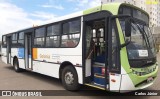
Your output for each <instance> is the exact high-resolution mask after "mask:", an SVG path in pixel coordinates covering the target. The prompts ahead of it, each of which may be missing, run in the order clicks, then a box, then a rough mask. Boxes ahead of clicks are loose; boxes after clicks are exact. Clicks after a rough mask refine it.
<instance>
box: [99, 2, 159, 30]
mask: <svg viewBox="0 0 160 99" xmlns="http://www.w3.org/2000/svg"><path fill="white" fill-rule="evenodd" d="M110 2H123V3H128V4H131V5H135V6H137V7H139V8H141V9H143V10H145V11H146V12H148V14H149V16H150V22H149V25H150V27H157V26H160V0H102V3H110Z"/></svg>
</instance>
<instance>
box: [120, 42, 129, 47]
mask: <svg viewBox="0 0 160 99" xmlns="http://www.w3.org/2000/svg"><path fill="white" fill-rule="evenodd" d="M129 43H130V41H129V42H125V43H123V44H121V45H120V48H123V47H125V46H127V45H128V44H129Z"/></svg>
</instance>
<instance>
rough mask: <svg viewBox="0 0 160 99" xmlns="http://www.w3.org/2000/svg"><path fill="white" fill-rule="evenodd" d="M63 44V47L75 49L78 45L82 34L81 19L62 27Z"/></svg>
mask: <svg viewBox="0 0 160 99" xmlns="http://www.w3.org/2000/svg"><path fill="white" fill-rule="evenodd" d="M62 27H63V33H62V40H61V41H62V42H61V47H67V48H73V47H76V46H77V45H78V42H79V40H80V33H81V22H80V19H76V20H72V21H69V22H66V23H64V24H63V25H62Z"/></svg>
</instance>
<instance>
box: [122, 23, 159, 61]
mask: <svg viewBox="0 0 160 99" xmlns="http://www.w3.org/2000/svg"><path fill="white" fill-rule="evenodd" d="M120 23H121V27H122V30H123V32H124V31H125V22H124V21H120ZM125 40H126V41H127V40H128V41H129V42H130V43H129V44H128V45H127V46H126V47H127V51H128V57H129V59H130V60H135V59H136V60H137V59H151V58H154V57H156V51H155V47H154V41H153V37H152V34H151V31H150V29H149V27H148V26H146V25H144V24H140V23H131V37H129V38H128V37H125Z"/></svg>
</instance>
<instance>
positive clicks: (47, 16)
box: [30, 11, 56, 20]
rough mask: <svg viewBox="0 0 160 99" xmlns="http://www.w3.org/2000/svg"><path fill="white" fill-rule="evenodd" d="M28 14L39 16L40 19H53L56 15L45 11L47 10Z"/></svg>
mask: <svg viewBox="0 0 160 99" xmlns="http://www.w3.org/2000/svg"><path fill="white" fill-rule="evenodd" d="M30 15H31V16H34V17H37V18H40V19H44V20H50V19H54V18H55V17H56V15H54V14H51V13H47V12H41V11H36V12H35V13H32V14H30Z"/></svg>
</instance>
